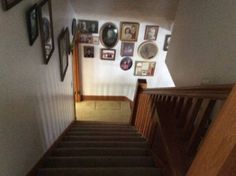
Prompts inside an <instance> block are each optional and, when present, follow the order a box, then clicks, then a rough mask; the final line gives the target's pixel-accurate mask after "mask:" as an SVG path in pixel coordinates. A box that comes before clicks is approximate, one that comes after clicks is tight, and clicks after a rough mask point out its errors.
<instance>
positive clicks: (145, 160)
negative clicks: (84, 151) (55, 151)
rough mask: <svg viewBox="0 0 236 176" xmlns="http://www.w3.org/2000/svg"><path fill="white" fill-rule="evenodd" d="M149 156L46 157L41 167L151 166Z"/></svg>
mask: <svg viewBox="0 0 236 176" xmlns="http://www.w3.org/2000/svg"><path fill="white" fill-rule="evenodd" d="M152 166H154V163H153V160H152V158H151V157H149V156H135V157H111V156H107V157H104V156H103V157H101V156H98V157H92V156H91V157H47V158H46V160H45V162H44V163H43V168H63V167H152Z"/></svg>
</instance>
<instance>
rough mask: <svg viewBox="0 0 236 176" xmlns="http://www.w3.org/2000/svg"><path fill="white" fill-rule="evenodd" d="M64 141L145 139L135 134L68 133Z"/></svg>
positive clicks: (136, 140) (140, 140)
mask: <svg viewBox="0 0 236 176" xmlns="http://www.w3.org/2000/svg"><path fill="white" fill-rule="evenodd" d="M63 140H64V141H130V142H131V141H132V142H142V141H145V139H144V138H142V137H133V136H131V137H130V136H73V135H66V136H64V137H63Z"/></svg>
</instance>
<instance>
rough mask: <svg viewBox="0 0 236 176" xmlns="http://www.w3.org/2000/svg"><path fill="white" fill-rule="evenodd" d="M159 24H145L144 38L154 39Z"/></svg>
mask: <svg viewBox="0 0 236 176" xmlns="http://www.w3.org/2000/svg"><path fill="white" fill-rule="evenodd" d="M158 31H159V26H154V25H147V26H146V29H145V35H144V40H153V41H154V40H156V39H157V34H158Z"/></svg>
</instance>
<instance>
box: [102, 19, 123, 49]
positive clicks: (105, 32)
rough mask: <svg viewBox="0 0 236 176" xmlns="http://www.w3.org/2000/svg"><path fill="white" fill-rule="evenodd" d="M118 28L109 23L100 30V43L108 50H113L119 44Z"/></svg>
mask: <svg viewBox="0 0 236 176" xmlns="http://www.w3.org/2000/svg"><path fill="white" fill-rule="evenodd" d="M118 39H119V36H118V28H117V27H116V25H115V24H114V23H111V22H107V23H105V24H103V25H102V27H101V29H100V41H101V43H102V45H103V46H105V47H106V48H113V47H115V46H116V44H117V42H118Z"/></svg>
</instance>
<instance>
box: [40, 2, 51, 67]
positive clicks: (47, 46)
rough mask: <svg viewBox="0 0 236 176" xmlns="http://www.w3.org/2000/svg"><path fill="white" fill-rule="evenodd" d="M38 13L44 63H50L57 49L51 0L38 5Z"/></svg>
mask: <svg viewBox="0 0 236 176" xmlns="http://www.w3.org/2000/svg"><path fill="white" fill-rule="evenodd" d="M38 14H39V29H40V36H41V45H42V51H43V58H44V63H45V64H48V62H49V60H50V58H51V56H52V54H53V51H54V49H55V46H54V34H53V21H52V6H51V0H43V1H42V2H41V3H40V4H39V5H38Z"/></svg>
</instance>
